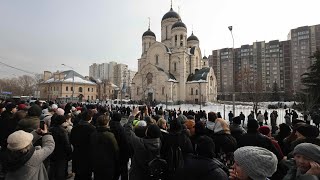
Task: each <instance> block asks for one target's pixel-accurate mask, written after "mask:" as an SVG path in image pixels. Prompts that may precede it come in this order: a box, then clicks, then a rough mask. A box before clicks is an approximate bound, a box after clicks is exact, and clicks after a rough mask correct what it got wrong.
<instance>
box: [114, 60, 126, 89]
mask: <svg viewBox="0 0 320 180" xmlns="http://www.w3.org/2000/svg"><path fill="white" fill-rule="evenodd" d="M127 75H128V65H126V64H117V65H115V66H114V82H113V83H114V84H115V85H117V86H118V87H119V88H121V89H122V88H123V86H124V83H125V82H126V79H127ZM125 86H127V85H125Z"/></svg>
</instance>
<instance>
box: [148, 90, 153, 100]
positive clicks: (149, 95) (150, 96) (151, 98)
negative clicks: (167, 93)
mask: <svg viewBox="0 0 320 180" xmlns="http://www.w3.org/2000/svg"><path fill="white" fill-rule="evenodd" d="M147 101H148V102H149V103H151V102H152V101H153V93H152V92H148V96H147Z"/></svg>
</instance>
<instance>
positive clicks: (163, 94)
mask: <svg viewBox="0 0 320 180" xmlns="http://www.w3.org/2000/svg"><path fill="white" fill-rule="evenodd" d="M162 95H164V87H162Z"/></svg>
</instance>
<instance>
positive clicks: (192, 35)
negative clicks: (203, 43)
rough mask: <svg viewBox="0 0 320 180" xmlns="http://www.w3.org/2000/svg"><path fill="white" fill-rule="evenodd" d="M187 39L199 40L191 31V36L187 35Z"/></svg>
mask: <svg viewBox="0 0 320 180" xmlns="http://www.w3.org/2000/svg"><path fill="white" fill-rule="evenodd" d="M187 41H199V39H198V37H197V36H195V35H194V34H193V32H192V34H191V36H189V37H188V39H187Z"/></svg>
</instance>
